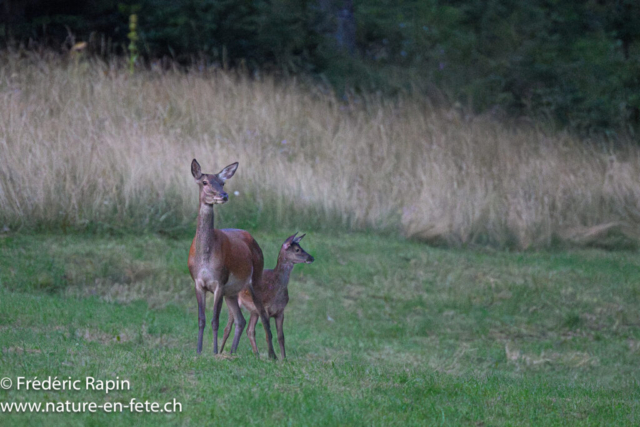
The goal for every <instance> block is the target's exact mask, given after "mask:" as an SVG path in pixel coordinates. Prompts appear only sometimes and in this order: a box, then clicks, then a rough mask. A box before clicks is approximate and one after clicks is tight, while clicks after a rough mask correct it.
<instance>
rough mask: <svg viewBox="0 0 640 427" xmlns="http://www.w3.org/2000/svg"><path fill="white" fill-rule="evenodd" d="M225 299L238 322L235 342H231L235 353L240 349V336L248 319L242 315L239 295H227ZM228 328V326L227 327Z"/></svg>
mask: <svg viewBox="0 0 640 427" xmlns="http://www.w3.org/2000/svg"><path fill="white" fill-rule="evenodd" d="M225 301H226V302H227V308H228V309H229V312H230V313H232V314H233V318H234V320H235V324H236V331H235V334H234V336H233V342H232V343H231V353H235V352H236V350H237V349H238V343H240V336H241V335H242V331H243V330H244V327H245V325H246V324H247V321H246V320H244V316H243V315H242V310H240V306H239V305H238V297H237V296H232V297H225ZM225 330H226V328H225Z"/></svg>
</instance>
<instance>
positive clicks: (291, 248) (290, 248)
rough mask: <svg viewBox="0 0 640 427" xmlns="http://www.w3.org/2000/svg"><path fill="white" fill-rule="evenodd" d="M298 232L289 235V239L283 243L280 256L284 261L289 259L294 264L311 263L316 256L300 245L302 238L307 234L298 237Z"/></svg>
mask: <svg viewBox="0 0 640 427" xmlns="http://www.w3.org/2000/svg"><path fill="white" fill-rule="evenodd" d="M297 234H298V233H297V232H296V233H295V234H294V235H293V236H289V237H287V240H285V241H284V243H283V244H282V248H281V249H280V258H281V259H282V261H288V262H291V263H293V264H302V263H306V264H311V263H312V262H313V261H314V258H313V257H312V256H311V255H309V254H308V253H307V252H305V250H304V249H302V246H300V240H302V238H303V237H304V236H306V234H303V235H302V236H299V237H296V235H297Z"/></svg>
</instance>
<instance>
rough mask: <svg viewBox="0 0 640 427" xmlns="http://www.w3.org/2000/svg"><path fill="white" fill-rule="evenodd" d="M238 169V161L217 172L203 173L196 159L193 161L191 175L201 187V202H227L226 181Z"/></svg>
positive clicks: (213, 203) (208, 203) (212, 203)
mask: <svg viewBox="0 0 640 427" xmlns="http://www.w3.org/2000/svg"><path fill="white" fill-rule="evenodd" d="M236 169H238V162H235V163H232V164H230V165H229V166H227V167H226V168H224V169H222V170H221V171H220V172H218V173H216V174H209V173H202V170H201V169H200V163H198V161H197V160H196V159H193V161H192V162H191V175H193V178H194V179H195V180H196V183H197V184H198V186H199V187H200V203H204V204H207V205H215V204H222V203H226V202H227V200H229V195H228V194H227V193H226V192H225V191H224V189H223V187H224V183H225V181H226V180H228V179H229V178H231V177H232V176H233V174H234V173H236Z"/></svg>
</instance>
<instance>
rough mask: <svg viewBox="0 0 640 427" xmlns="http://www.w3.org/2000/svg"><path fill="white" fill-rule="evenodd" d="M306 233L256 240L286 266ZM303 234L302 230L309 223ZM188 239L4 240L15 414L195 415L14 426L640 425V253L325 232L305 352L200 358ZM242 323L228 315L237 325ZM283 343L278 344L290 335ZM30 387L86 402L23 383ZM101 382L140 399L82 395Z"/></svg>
mask: <svg viewBox="0 0 640 427" xmlns="http://www.w3.org/2000/svg"><path fill="white" fill-rule="evenodd" d="M292 231H295V230H285V231H282V232H278V233H273V232H269V233H266V232H256V233H254V235H255V237H256V238H257V240H258V241H259V242H260V244H261V246H262V248H263V251H264V253H265V258H266V266H267V267H272V266H273V264H274V262H275V257H276V254H277V250H278V247H279V245H280V244H281V243H282V241H283V240H284V238H285V237H286V236H287V235H288V234H291V232H292ZM303 231H304V230H303ZM189 245H190V238H189V237H184V238H178V239H169V238H163V237H158V236H155V235H142V236H124V237H96V236H92V235H44V234H43V235H4V236H2V237H0V378H3V377H9V378H11V379H12V380H13V382H14V388H12V389H10V390H8V391H7V390H1V389H0V402H43V403H44V402H58V401H66V400H69V401H74V402H80V401H88V402H95V403H97V404H103V403H105V402H122V403H123V404H128V403H129V402H130V400H131V399H132V398H135V399H137V400H138V401H143V402H144V401H145V400H148V401H156V402H160V403H164V402H168V401H172V400H173V399H175V400H176V401H178V402H180V403H181V405H182V412H180V413H172V414H168V413H158V414H144V413H133V414H132V413H130V412H129V411H125V412H123V413H104V412H102V411H100V410H99V411H98V412H97V413H95V414H90V413H80V414H78V413H73V414H60V413H57V414H51V413H49V414H34V413H23V414H16V413H2V414H0V424H1V425H32V424H35V423H37V424H40V423H46V424H51V425H76V424H77V425H123V424H124V423H130V424H131V425H156V424H172V425H185V424H186V425H204V424H209V425H213V424H216V425H218V424H225V425H226V424H229V425H231V424H235V425H248V424H267V425H285V424H289V425H389V424H391V425H405V424H408V425H476V426H482V425H487V426H489V425H491V426H493V425H566V424H570V425H571V424H573V425H575V424H581V425H638V424H640V412H639V411H640V370H639V369H638V366H640V310H639V307H640V257H639V256H638V254H637V253H636V252H604V251H599V250H579V251H568V252H567V251H564V252H531V253H527V252H525V253H508V252H493V251H485V250H475V251H471V250H445V249H435V248H431V247H428V246H425V245H422V244H417V243H411V242H406V241H403V240H400V239H394V238H388V237H381V236H374V235H365V234H341V235H337V234H336V235H321V234H318V233H309V234H308V236H307V237H306V238H305V240H304V241H303V246H304V248H305V249H306V250H307V251H308V252H309V253H311V254H312V255H314V256H315V257H316V262H315V263H314V264H311V265H299V266H297V267H296V268H295V269H294V273H293V275H292V279H291V283H290V285H289V286H290V295H291V302H290V304H289V307H288V309H287V312H286V316H285V319H286V320H285V334H286V339H287V353H288V356H289V357H288V359H287V360H286V362H283V361H280V360H279V361H278V362H271V361H269V360H268V359H267V358H266V345H265V342H264V334H263V331H262V328H261V327H258V328H257V333H258V335H259V337H258V338H259V340H258V345H259V347H260V349H261V351H262V354H261V357H260V358H256V357H254V356H253V354H252V353H251V350H250V346H249V341H248V339H247V337H246V336H244V335H243V337H242V339H241V341H240V347H239V351H238V354H237V356H233V357H230V356H229V355H228V354H225V355H222V356H217V357H216V356H214V355H213V350H212V342H211V328H210V324H209V321H210V316H211V310H212V308H211V302H210V301H209V305H208V307H207V316H208V318H207V328H206V330H205V332H206V333H205V350H204V351H203V355H202V356H201V357H196V354H195V346H196V338H197V314H196V301H195V296H194V293H193V284H192V283H191V280H190V277H189V274H188V271H187V265H186V257H187V251H188V247H189ZM221 318H222V319H223V322H222V323H223V324H224V322H226V308H225V309H223V314H222V316H221ZM274 343H275V344H276V348H277V342H276V341H275V340H274ZM19 376H23V377H27V378H28V379H33V377H36V376H37V377H38V379H46V378H47V377H49V376H51V377H55V376H57V377H58V378H59V379H67V378H68V377H71V378H72V379H74V380H75V379H81V380H82V384H83V387H82V388H83V389H82V390H80V391H75V390H73V391H33V390H29V391H27V390H15V383H16V378H17V377H19ZM87 376H91V377H94V378H96V379H99V380H114V379H116V377H119V378H120V379H126V380H129V381H130V384H131V389H130V390H125V391H111V392H110V393H108V394H105V393H104V392H102V391H93V390H85V389H84V379H85V377H87Z"/></svg>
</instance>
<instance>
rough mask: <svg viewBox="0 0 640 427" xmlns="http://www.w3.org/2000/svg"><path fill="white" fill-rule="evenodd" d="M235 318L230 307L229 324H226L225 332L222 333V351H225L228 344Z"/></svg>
mask: <svg viewBox="0 0 640 427" xmlns="http://www.w3.org/2000/svg"><path fill="white" fill-rule="evenodd" d="M227 308H229V307H227ZM233 320H234V319H233V313H232V312H231V309H229V318H228V319H227V326H225V328H224V334H223V335H222V345H221V346H220V353H222V352H223V351H224V345H225V344H226V342H227V338H229V334H230V333H231V328H232V327H233Z"/></svg>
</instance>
